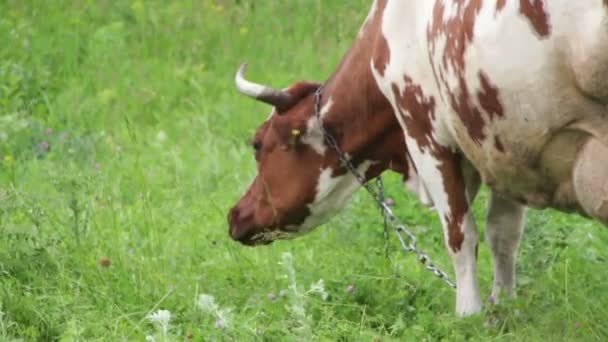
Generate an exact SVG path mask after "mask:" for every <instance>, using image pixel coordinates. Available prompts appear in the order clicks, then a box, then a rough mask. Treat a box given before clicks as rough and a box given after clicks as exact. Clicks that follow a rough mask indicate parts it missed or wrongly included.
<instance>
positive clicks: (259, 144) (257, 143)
mask: <svg viewBox="0 0 608 342" xmlns="http://www.w3.org/2000/svg"><path fill="white" fill-rule="evenodd" d="M251 146H253V149H254V150H255V151H256V152H257V151H259V150H260V149H262V142H261V141H259V140H256V141H254V142H252V143H251Z"/></svg>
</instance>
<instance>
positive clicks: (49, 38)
mask: <svg viewBox="0 0 608 342" xmlns="http://www.w3.org/2000/svg"><path fill="white" fill-rule="evenodd" d="M367 7H368V1H363V0H356V1H351V2H349V3H348V4H346V3H345V2H342V3H341V2H339V1H320V0H292V1H285V2H280V3H279V2H274V1H273V2H264V1H255V2H254V1H247V0H241V1H237V0H234V1H226V0H224V1H220V0H217V1H211V0H204V1H193V0H189V1H188V0H184V1H172V2H169V1H142V0H136V1H134V2H127V1H109V0H99V1H84V0H83V1H41V0H37V1H35V0H30V1H17V0H5V1H1V2H0V46H2V49H0V157H1V158H2V161H1V162H0V340H1V341H5V340H7V341H10V340H25V341H54V340H61V341H77V340H80V341H89V340H104V341H120V340H129V341H131V340H135V341H144V340H145V338H146V336H155V337H156V339H157V340H159V341H160V340H163V338H165V337H166V339H167V340H185V339H187V338H188V336H191V337H192V339H193V340H205V341H213V340H220V341H221V340H238V341H249V340H265V341H285V340H287V341H289V340H298V339H301V340H309V339H314V340H321V341H391V340H399V341H402V340H406V341H423V340H428V341H435V340H445V341H459V340H467V339H473V340H483V341H487V340H506V341H511V340H514V341H530V340H547V341H553V340H585V341H586V340H606V338H607V337H608V326H607V325H606V324H605V322H606V317H607V316H608V308H607V307H606V304H607V303H608V282H607V281H606V273H607V272H606V266H607V265H608V262H607V254H608V253H607V252H606V247H607V246H608V233H607V232H606V229H605V228H603V227H601V226H600V225H598V224H596V223H593V222H591V221H588V220H584V219H582V218H580V217H577V216H567V215H563V214H559V213H556V212H552V211H544V212H539V211H530V212H529V217H528V219H527V224H526V233H525V236H524V241H523V243H522V248H521V253H520V258H519V275H520V276H519V286H518V290H519V297H518V299H516V300H513V301H511V302H508V303H505V304H504V305H501V306H500V307H495V308H490V309H488V311H487V312H485V313H484V314H483V315H478V316H476V317H471V318H467V319H457V318H455V317H454V314H453V301H454V294H453V292H452V290H451V289H449V288H448V287H447V286H445V285H444V284H443V283H441V282H440V281H438V280H437V279H435V278H434V277H433V276H432V275H431V274H429V273H428V272H425V271H424V270H423V269H422V268H421V267H420V266H419V264H418V263H417V261H416V260H415V258H414V257H413V256H412V255H407V254H405V253H403V252H402V251H401V250H400V249H399V246H398V244H397V241H396V239H395V238H394V237H391V240H390V257H389V258H385V256H384V250H383V246H384V239H383V236H382V228H381V220H380V218H379V216H378V214H377V211H376V208H375V207H374V206H373V203H372V202H371V201H370V200H369V199H368V198H367V197H366V195H365V194H364V193H363V192H359V193H358V194H356V196H355V198H354V199H353V201H352V202H351V204H350V205H349V206H348V208H347V209H346V210H345V211H344V212H343V214H342V215H340V216H339V217H337V218H335V219H333V220H332V221H331V222H329V223H328V224H326V225H325V226H324V227H320V228H319V229H317V230H316V231H315V232H314V233H311V234H310V235H309V236H306V237H303V238H300V239H298V240H294V241H287V242H278V243H274V244H272V245H270V246H267V247H260V248H255V249H254V248H246V247H243V246H240V245H238V244H237V243H235V242H233V241H231V240H230V239H229V237H228V234H227V225H226V222H225V221H226V220H225V217H226V213H227V211H228V209H229V208H230V207H231V205H232V204H233V203H234V202H236V200H237V199H238V198H239V196H240V194H241V193H242V192H243V191H244V190H245V188H246V186H247V185H248V183H249V181H250V179H251V178H252V177H253V175H254V173H255V164H254V160H253V156H252V152H251V151H250V147H248V145H247V141H248V140H249V138H250V136H251V134H252V132H253V130H254V129H255V128H256V127H257V125H259V124H260V123H261V122H262V120H263V119H264V118H265V117H266V115H267V112H268V110H269V108H268V107H266V106H264V105H262V104H259V103H255V102H254V101H251V100H250V99H247V98H245V97H243V96H241V95H239V94H238V93H237V92H236V91H235V89H234V86H233V75H234V72H235V70H236V68H237V66H238V65H239V63H240V62H242V61H244V60H247V61H248V62H249V63H250V77H251V78H253V79H256V80H260V81H263V82H267V83H271V84H274V85H277V86H285V85H288V84H289V83H291V82H293V81H295V80H298V79H316V80H323V79H325V78H326V77H327V76H328V75H329V74H330V73H331V71H332V70H333V68H334V67H335V65H336V64H337V63H338V61H339V58H340V57H341V56H342V54H343V53H344V52H345V51H346V50H347V49H348V47H349V45H350V43H351V40H352V38H353V37H354V36H355V34H356V31H357V29H358V27H359V25H360V23H361V22H362V20H363V18H364V17H365V15H366V13H367ZM387 182H388V188H389V191H390V193H391V194H392V196H393V197H394V198H395V199H396V203H397V207H396V208H397V212H398V213H399V215H400V216H401V218H403V219H404V220H405V221H406V222H408V223H410V224H411V225H412V226H413V227H415V228H414V229H415V231H416V232H417V233H418V234H419V240H420V245H421V246H422V247H423V248H424V249H425V250H426V251H428V253H429V254H431V255H432V257H433V258H434V259H435V260H436V261H437V263H438V264H440V265H443V266H444V267H445V268H446V269H447V270H449V271H450V273H451V268H450V267H449V266H450V260H449V258H448V257H447V253H446V251H445V249H444V245H443V241H442V238H441V236H442V234H441V233H440V231H441V229H440V226H439V223H438V220H437V218H436V217H435V215H434V214H433V213H431V212H429V211H428V210H426V209H425V208H423V207H421V206H420V205H418V204H417V203H416V201H415V200H414V199H413V198H411V197H409V196H408V195H407V194H405V192H404V190H403V189H402V187H401V185H400V184H399V179H398V177H396V176H395V175H389V176H388V177H387ZM484 200H485V195H484V194H482V195H481V198H480V199H479V200H478V203H477V206H476V208H475V210H476V214H477V217H478V218H479V219H480V223H481V222H482V220H481V219H482V218H483V216H484V210H485V205H484V203H485V201H484ZM480 226H481V230H482V238H483V224H480ZM284 253H290V254H287V256H285V254H284ZM289 255H291V257H292V262H291V264H290V263H289V262H288V261H289V260H283V259H284V258H287V259H289ZM108 261H109V266H108ZM479 264H480V281H481V286H482V290H483V291H484V294H486V295H487V294H488V293H489V289H490V286H491V260H490V257H489V252H488V250H487V247H486V246H485V245H482V246H481V248H480V260H479ZM320 279H323V280H324V284H325V290H326V291H327V293H328V294H329V297H328V298H327V300H323V299H322V297H321V295H320V294H319V293H315V292H309V291H308V290H309V289H310V285H311V284H312V283H317V282H318V281H319V280H320ZM294 284H295V285H294ZM349 285H354V291H347V287H348V286H349ZM281 290H283V291H281ZM280 293H282V294H283V295H282V296H281V295H280ZM200 294H209V295H211V296H213V297H214V298H215V303H216V304H217V305H219V308H218V309H219V310H225V309H228V308H230V309H231V311H230V314H229V317H228V318H227V321H226V322H225V323H227V326H225V327H218V326H217V325H218V322H217V317H216V315H215V314H214V313H212V312H209V311H205V310H203V309H201V308H200V307H199V306H198V305H197V304H196V301H197V298H198V296H199V295H200ZM269 294H275V295H276V298H275V299H271V298H270V297H272V295H270V296H269ZM159 309H166V310H169V311H170V312H171V314H172V317H171V321H170V326H169V329H168V331H167V334H166V336H163V335H164V334H163V332H162V329H160V328H159V327H158V326H155V325H154V324H153V323H152V322H151V321H150V320H149V319H148V318H147V315H149V314H150V313H153V312H156V311H157V310H159ZM488 321H491V322H492V324H486V322H488ZM219 323H220V325H221V323H222V322H219Z"/></svg>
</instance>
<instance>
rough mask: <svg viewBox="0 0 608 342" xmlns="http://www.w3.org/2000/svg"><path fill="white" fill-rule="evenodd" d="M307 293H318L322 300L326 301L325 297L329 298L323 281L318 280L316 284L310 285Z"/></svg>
mask: <svg viewBox="0 0 608 342" xmlns="http://www.w3.org/2000/svg"><path fill="white" fill-rule="evenodd" d="M307 293H318V294H320V295H321V298H323V300H327V297H329V294H328V293H327V291H325V282H324V281H323V279H319V281H318V282H317V283H316V284H310V290H308V292H307Z"/></svg>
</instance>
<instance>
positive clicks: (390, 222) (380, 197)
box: [314, 86, 456, 288]
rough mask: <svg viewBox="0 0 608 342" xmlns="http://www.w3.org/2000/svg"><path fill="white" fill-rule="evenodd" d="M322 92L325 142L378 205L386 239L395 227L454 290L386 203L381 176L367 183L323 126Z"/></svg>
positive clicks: (407, 246)
mask: <svg viewBox="0 0 608 342" xmlns="http://www.w3.org/2000/svg"><path fill="white" fill-rule="evenodd" d="M322 91H323V87H322V86H321V87H319V89H317V91H316V92H315V94H314V101H315V108H314V109H315V116H316V117H317V120H318V121H319V127H320V129H321V132H322V133H323V137H324V139H325V141H326V142H327V143H328V144H329V146H330V147H331V148H333V149H334V150H335V151H336V152H337V153H338V159H339V160H340V162H341V163H342V166H343V167H345V168H346V169H347V170H348V171H349V172H350V173H351V174H352V175H353V176H354V177H355V178H356V179H357V182H359V184H361V186H363V187H364V188H365V190H367V192H368V193H369V194H370V196H372V198H373V199H374V200H375V201H376V203H377V204H378V207H379V208H380V212H381V213H382V217H383V219H384V224H385V228H384V229H385V237H386V236H387V234H388V228H387V227H388V226H391V227H393V228H394V229H395V233H396V234H397V237H398V238H399V242H400V243H401V246H402V247H403V249H404V250H405V251H407V252H412V253H414V254H416V256H417V257H418V260H420V262H421V263H422V264H423V265H424V268H425V269H427V270H428V271H430V272H432V273H433V274H434V275H435V276H437V277H438V278H439V279H441V280H443V281H444V282H445V283H446V284H448V285H449V286H451V287H452V288H456V284H454V282H452V281H451V280H450V278H449V276H448V275H447V273H446V272H444V271H443V270H442V269H441V268H439V267H438V266H436V265H435V264H434V263H433V261H432V260H431V258H429V256H428V255H427V254H426V253H424V252H423V251H422V250H421V249H420V248H418V246H417V244H416V243H417V241H416V236H415V235H414V233H412V231H410V230H409V229H408V228H407V227H406V226H405V224H403V223H401V221H399V219H398V218H397V217H396V216H395V214H393V210H392V209H391V208H390V206H389V205H388V204H387V203H386V201H385V198H384V184H383V183H382V178H381V177H380V176H378V178H377V179H376V188H374V187H373V186H372V184H371V182H367V181H366V179H365V177H364V176H363V175H361V173H359V171H358V170H357V168H356V167H355V166H354V165H353V163H352V162H351V161H350V159H349V158H348V156H347V155H346V153H344V151H342V149H341V148H340V146H339V145H338V142H337V141H336V139H335V138H334V137H333V135H331V134H329V132H327V130H326V129H325V126H324V125H323V120H322V118H321V93H322ZM385 252H388V244H386V245H385Z"/></svg>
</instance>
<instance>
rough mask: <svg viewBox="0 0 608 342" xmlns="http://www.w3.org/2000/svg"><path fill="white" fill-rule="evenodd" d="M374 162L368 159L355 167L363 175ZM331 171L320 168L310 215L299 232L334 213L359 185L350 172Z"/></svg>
mask: <svg viewBox="0 0 608 342" xmlns="http://www.w3.org/2000/svg"><path fill="white" fill-rule="evenodd" d="M375 163H376V162H373V161H368V160H366V161H364V162H362V163H361V164H359V166H358V167H357V171H358V173H359V174H360V175H364V174H365V172H367V170H368V169H369V168H370V167H371V166H372V165H374V164H375ZM333 173H334V170H333V169H331V168H326V169H322V170H321V173H320V175H319V180H318V181H317V189H316V190H317V194H316V196H315V199H314V201H313V202H312V203H311V204H309V205H308V209H309V210H310V215H309V216H308V217H307V218H306V220H305V221H304V223H303V224H302V225H300V227H299V233H301V232H305V231H307V230H310V229H311V228H313V227H316V226H318V225H319V224H322V223H323V222H325V221H327V220H328V219H329V218H331V217H332V216H334V215H336V214H337V213H338V212H339V211H340V210H341V209H342V208H343V207H344V205H346V202H347V201H348V199H349V198H350V197H351V196H352V194H353V192H355V190H357V189H358V188H359V187H360V186H361V185H360V184H359V182H358V181H357V179H356V178H355V176H354V175H353V174H352V173H350V172H347V173H345V174H343V175H339V176H336V177H333V176H332V174H333Z"/></svg>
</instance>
